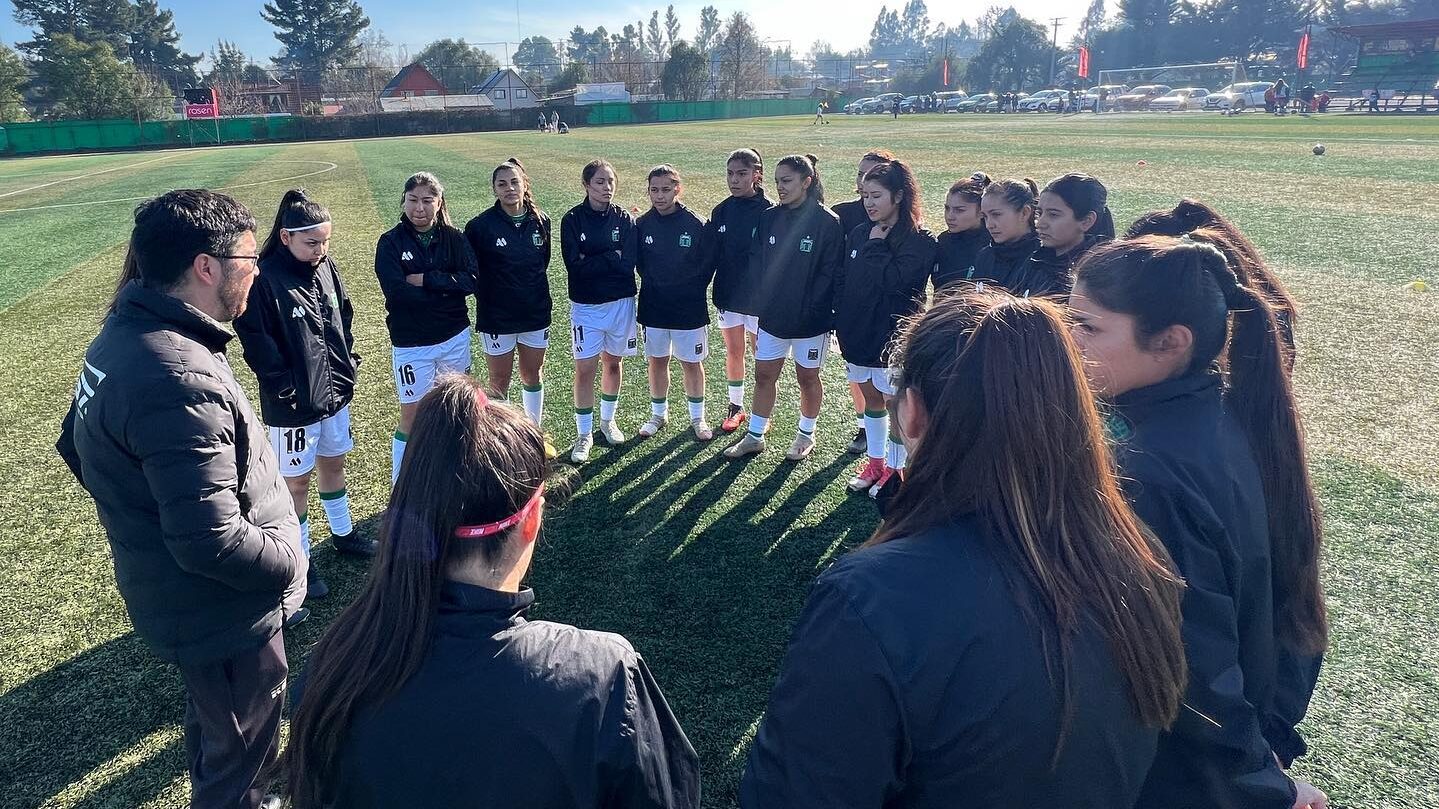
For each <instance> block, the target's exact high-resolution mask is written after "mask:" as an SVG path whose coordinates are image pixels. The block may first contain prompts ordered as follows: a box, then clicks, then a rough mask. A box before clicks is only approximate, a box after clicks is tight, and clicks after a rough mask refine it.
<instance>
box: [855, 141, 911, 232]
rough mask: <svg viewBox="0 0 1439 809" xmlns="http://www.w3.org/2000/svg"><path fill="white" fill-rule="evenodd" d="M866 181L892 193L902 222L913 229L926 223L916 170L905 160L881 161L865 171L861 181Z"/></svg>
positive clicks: (862, 182) (861, 182)
mask: <svg viewBox="0 0 1439 809" xmlns="http://www.w3.org/2000/svg"><path fill="white" fill-rule="evenodd" d="M864 183H877V184H878V185H879V186H880V187H881V188H883V189H885V190H886V191H888V192H889V193H890V196H892V197H893V198H894V202H895V204H896V205H898V206H899V222H900V223H902V224H904V225H905V226H907V227H908V228H909V229H911V230H913V229H916V228H918V227H920V226H921V225H923V224H924V214H923V211H922V209H921V207H920V200H919V181H918V180H916V179H915V177H914V172H913V171H910V168H909V166H908V165H906V164H905V163H904V161H902V160H898V159H896V160H891V161H889V162H888V163H880V164H879V165H878V166H875V167H874V168H872V169H870V170H869V171H867V172H865V173H864V179H863V180H861V181H860V184H861V186H863V184H864Z"/></svg>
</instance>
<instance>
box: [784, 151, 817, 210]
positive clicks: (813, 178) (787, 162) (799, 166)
mask: <svg viewBox="0 0 1439 809" xmlns="http://www.w3.org/2000/svg"><path fill="white" fill-rule="evenodd" d="M779 165H781V166H786V167H788V168H790V169H793V170H794V171H796V172H798V173H799V175H800V176H801V177H808V178H810V184H809V191H808V196H809V198H811V199H813V200H814V201H816V202H818V203H820V204H821V205H823V204H824V183H823V182H821V181H820V179H819V158H818V157H815V156H814V155H812V154H792V155H786V156H785V157H781V158H780V159H779Z"/></svg>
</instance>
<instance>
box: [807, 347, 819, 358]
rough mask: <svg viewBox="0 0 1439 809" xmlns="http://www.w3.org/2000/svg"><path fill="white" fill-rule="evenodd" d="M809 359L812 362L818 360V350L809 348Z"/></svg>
mask: <svg viewBox="0 0 1439 809" xmlns="http://www.w3.org/2000/svg"><path fill="white" fill-rule="evenodd" d="M809 358H810V359H812V360H817V359H819V349H818V348H811V349H810V350H809Z"/></svg>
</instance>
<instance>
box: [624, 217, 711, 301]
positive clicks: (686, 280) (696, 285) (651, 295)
mask: <svg viewBox="0 0 1439 809" xmlns="http://www.w3.org/2000/svg"><path fill="white" fill-rule="evenodd" d="M635 231H636V233H635V239H636V241H637V242H638V245H639V247H638V255H637V258H638V262H637V265H636V269H638V270H639V274H640V300H639V313H638V316H637V319H638V320H639V322H640V325H642V326H645V327H647V328H652V329H698V328H700V327H701V326H703V325H705V324H706V323H708V322H709V317H710V308H709V301H708V300H707V299H706V293H707V292H708V291H709V284H710V279H711V278H713V277H714V262H713V260H712V259H711V258H710V252H711V251H710V237H709V234H708V233H707V232H706V230H705V221H704V220H703V219H701V218H699V216H697V215H696V214H695V212H694V211H692V210H690V209H689V208H686V207H685V206H684V205H682V204H678V203H677V204H676V205H675V210H673V211H671V212H670V215H669V216H660V215H659V214H658V213H656V212H655V210H654V209H653V208H651V209H650V210H649V211H647V212H646V213H645V214H644V215H643V216H641V217H640V218H639V220H637V221H636V222H635Z"/></svg>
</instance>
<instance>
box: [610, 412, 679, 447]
mask: <svg viewBox="0 0 1439 809" xmlns="http://www.w3.org/2000/svg"><path fill="white" fill-rule="evenodd" d="M669 423H670V420H669V419H667V418H665V417H664V416H650V420H649V421H647V422H645V423H644V424H642V425H640V438H649V437H650V436H652V435H654V434H655V433H657V432H659V431H660V430H663V429H664V428H665V425H667V424H669ZM611 424H613V422H611ZM600 426H601V427H603V426H604V425H600ZM617 432H618V431H617ZM605 440H609V439H605ZM620 440H621V441H623V440H624V439H623V438H621V439H620Z"/></svg>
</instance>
